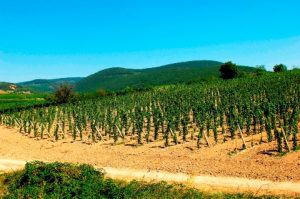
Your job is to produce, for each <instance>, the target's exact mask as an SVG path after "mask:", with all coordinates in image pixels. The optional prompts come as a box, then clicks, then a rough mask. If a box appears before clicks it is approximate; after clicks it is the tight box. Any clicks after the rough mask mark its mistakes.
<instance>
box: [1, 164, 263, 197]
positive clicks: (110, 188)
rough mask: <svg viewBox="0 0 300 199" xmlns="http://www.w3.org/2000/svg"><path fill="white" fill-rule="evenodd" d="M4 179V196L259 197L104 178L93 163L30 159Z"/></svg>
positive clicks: (2, 184)
mask: <svg viewBox="0 0 300 199" xmlns="http://www.w3.org/2000/svg"><path fill="white" fill-rule="evenodd" d="M0 179H1V180H0V197H1V194H4V195H3V196H2V197H3V198H128V199H129V198H130V199H131V198H149V199H151V198H153V199H154V198H155V199H156V198H162V199H163V198H166V199H167V198H168V199H172V198H257V197H253V196H245V195H241V194H237V195H230V194H218V195H216V194H214V195H207V194H203V193H200V192H198V191H196V190H193V189H186V188H184V187H183V186H179V185H177V186H173V185H168V184H167V183H165V182H161V183H151V184H149V183H143V182H137V181H132V182H130V183H124V182H119V181H114V180H112V179H106V178H104V174H103V172H101V171H97V170H95V169H94V168H93V167H91V166H89V165H78V166H77V165H72V164H66V163H51V164H45V163H42V162H33V163H28V164H27V165H26V167H25V169H24V170H23V171H19V172H16V173H13V174H8V175H2V176H0ZM3 187H6V188H3ZM3 192H4V193H3ZM264 198H267V197H264Z"/></svg>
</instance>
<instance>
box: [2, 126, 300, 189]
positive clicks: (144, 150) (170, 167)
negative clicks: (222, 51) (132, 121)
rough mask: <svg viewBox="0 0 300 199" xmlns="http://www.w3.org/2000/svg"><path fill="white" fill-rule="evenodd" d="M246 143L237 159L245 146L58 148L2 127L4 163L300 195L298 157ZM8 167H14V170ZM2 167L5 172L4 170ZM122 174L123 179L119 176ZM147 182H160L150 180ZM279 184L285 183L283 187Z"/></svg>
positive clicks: (76, 145) (268, 146) (155, 144)
mask: <svg viewBox="0 0 300 199" xmlns="http://www.w3.org/2000/svg"><path fill="white" fill-rule="evenodd" d="M255 140H256V142H257V140H259V136H258V137H255ZM246 142H247V146H248V149H247V150H244V151H238V152H237V153H233V152H234V149H235V148H236V146H237V148H241V146H242V142H241V140H235V141H228V142H226V143H223V144H221V141H220V143H219V144H217V145H216V146H213V147H211V148H209V147H204V145H203V146H202V148H201V149H197V148H196V141H193V142H188V143H184V144H179V145H177V146H171V147H168V148H163V147H162V146H163V142H153V143H149V144H145V145H143V146H138V147H135V146H132V144H131V143H128V144H126V145H125V146H124V144H119V145H117V146H113V145H111V141H106V142H103V143H97V144H91V145H89V144H85V143H82V142H80V141H76V142H74V143H71V141H70V140H63V141H58V142H54V141H51V140H36V139H33V138H29V137H27V136H23V135H21V134H20V133H18V131H17V130H15V129H7V128H5V127H0V159H8V160H26V161H31V160H42V161H49V162H53V161H62V162H72V163H88V164H91V165H93V166H95V167H100V168H103V167H105V168H106V170H108V171H111V169H117V170H113V172H108V173H109V174H110V175H111V176H112V177H114V178H118V176H119V177H122V176H123V177H124V178H130V176H134V175H137V173H139V172H142V171H143V172H142V174H141V173H140V175H142V176H144V177H145V175H146V174H145V173H147V172H148V173H149V172H150V173H151V172H158V171H159V172H161V171H163V173H164V172H165V173H167V174H168V175H169V176H172V175H174V176H183V177H184V179H185V178H186V179H185V180H184V181H187V182H193V184H194V185H193V186H196V185H197V186H200V184H201V183H202V184H203V183H204V182H207V185H210V184H209V182H214V184H218V183H219V186H220V187H226V186H224V184H225V185H226V183H227V184H232V185H234V184H236V187H235V189H240V190H242V189H244V188H246V187H243V186H244V185H243V184H239V182H240V181H241V179H243V181H245V182H247V179H246V178H248V179H258V180H259V181H255V180H254V181H253V180H251V181H249V182H248V184H247V186H248V187H249V190H250V189H251V186H250V185H249V184H253V186H254V187H252V188H254V189H256V190H258V189H263V188H262V186H263V185H265V184H268V186H269V187H272V186H273V188H274V186H275V188H276V187H277V188H276V189H275V188H274V189H273V190H274V192H276V193H282V192H279V190H280V189H279V187H281V188H283V187H287V188H291V189H292V190H300V189H298V188H299V183H300V152H299V151H298V152H291V153H289V154H287V155H285V156H283V157H279V156H277V155H275V154H276V153H275V152H274V150H275V143H271V144H270V143H264V144H261V145H255V146H254V147H252V148H250V138H246ZM211 143H213V141H212V142H211ZM18 163H20V165H22V162H16V163H15V164H14V163H13V162H12V163H7V164H8V167H9V168H13V165H18ZM9 164H11V165H12V166H11V167H10V165H9ZM2 167H4V166H3V164H2ZM16 167H17V166H16ZM109 169H110V170H109ZM130 169H131V170H130ZM0 170H1V161H0ZM118 172H119V174H118V175H117V176H115V175H114V174H116V173H118ZM120 172H121V173H122V172H123V174H121V173H120ZM159 172H158V173H159ZM168 172H169V173H168ZM124 173H125V174H124ZM134 173H135V174H134ZM152 174H153V173H152ZM153 175H156V174H155V173H154V174H153ZM156 176H157V175H156ZM123 177H122V178H123ZM215 177H217V178H215ZM224 177H225V178H224ZM235 177H238V178H235ZM132 178H134V177H132ZM171 178H172V177H171ZM139 179H141V178H139ZM145 179H149V180H152V179H160V178H150V177H148V178H147V177H146V178H145ZM262 180H263V181H262ZM167 181H175V182H182V181H176V180H167ZM197 182H198V183H197ZM278 182H282V183H279V184H278ZM220 183H221V184H220ZM260 183H262V184H260ZM232 185H231V187H233V186H232ZM293 186H294V187H293ZM258 187H260V188H258ZM293 188H294V189H293ZM284 190H285V191H286V192H284V193H294V194H299V191H298V193H297V191H292V190H290V191H288V189H284Z"/></svg>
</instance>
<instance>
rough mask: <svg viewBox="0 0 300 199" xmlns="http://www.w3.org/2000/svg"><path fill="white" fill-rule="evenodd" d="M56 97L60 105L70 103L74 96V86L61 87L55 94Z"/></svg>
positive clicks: (65, 85) (62, 85)
mask: <svg viewBox="0 0 300 199" xmlns="http://www.w3.org/2000/svg"><path fill="white" fill-rule="evenodd" d="M54 96H55V101H56V102H58V103H66V102H69V101H70V99H71V98H72V97H73V96H74V92H73V86H72V85H70V84H61V85H59V86H58V88H57V89H56V91H55V93H54Z"/></svg>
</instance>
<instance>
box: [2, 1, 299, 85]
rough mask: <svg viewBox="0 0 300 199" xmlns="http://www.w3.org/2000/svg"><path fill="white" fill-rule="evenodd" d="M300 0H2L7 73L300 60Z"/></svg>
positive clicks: (8, 77)
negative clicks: (178, 63)
mask: <svg viewBox="0 0 300 199" xmlns="http://www.w3.org/2000/svg"><path fill="white" fill-rule="evenodd" d="M299 9H300V1H297V0H227V1H224V0H151V1H150V0H147V1H146V0H126V1H121V0H118V1H117V0H81V1H78V0H51V1H50V0H49V1H45V0H14V1H5V0H0V69H1V70H0V81H10V82H19V81H25V80H31V79H35V78H58V77H70V76H86V75H89V74H91V73H94V72H97V71H99V70H101V69H104V68H108V67H115V66H118V67H128V68H145V67H153V66H159V65H163V64H167V63H173V62H178V61H187V60H201V59H210V60H218V61H228V60H232V61H234V62H236V63H238V64H243V65H261V64H263V65H266V66H267V68H268V69H271V68H272V66H273V65H274V64H276V63H285V64H287V65H288V66H289V67H293V66H299V65H300V56H299V55H300V53H299V51H300V20H299V19H300V14H299Z"/></svg>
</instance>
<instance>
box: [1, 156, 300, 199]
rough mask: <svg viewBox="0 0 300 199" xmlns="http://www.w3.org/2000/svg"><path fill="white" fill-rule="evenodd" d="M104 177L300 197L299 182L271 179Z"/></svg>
mask: <svg viewBox="0 0 300 199" xmlns="http://www.w3.org/2000/svg"><path fill="white" fill-rule="evenodd" d="M25 164H26V161H20V160H7V159H0V172H11V171H15V170H18V169H22V168H23V167H24V165H25ZM98 169H102V170H103V171H104V172H105V173H106V176H107V177H110V178H113V179H119V180H126V181H130V180H142V181H149V182H150V181H166V182H169V183H181V184H184V185H187V186H189V187H193V188H197V189H200V190H202V191H226V192H231V193H236V192H249V193H253V194H256V195H261V194H275V195H283V194H284V195H290V196H300V183H293V182H272V181H266V180H253V179H246V178H233V177H213V176H193V175H188V174H184V173H170V172H164V171H150V170H148V171H147V170H136V169H126V168H112V167H103V168H98Z"/></svg>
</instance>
